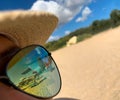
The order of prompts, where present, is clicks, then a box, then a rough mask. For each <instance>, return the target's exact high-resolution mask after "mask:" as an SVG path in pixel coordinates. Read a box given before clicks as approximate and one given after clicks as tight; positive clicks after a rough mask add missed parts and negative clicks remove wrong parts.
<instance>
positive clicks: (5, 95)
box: [0, 35, 52, 100]
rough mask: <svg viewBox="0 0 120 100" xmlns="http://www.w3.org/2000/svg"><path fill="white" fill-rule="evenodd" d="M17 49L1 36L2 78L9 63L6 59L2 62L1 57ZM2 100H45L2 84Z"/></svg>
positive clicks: (0, 96) (0, 89)
mask: <svg viewBox="0 0 120 100" xmlns="http://www.w3.org/2000/svg"><path fill="white" fill-rule="evenodd" d="M15 47H17V46H16V45H15V43H14V42H13V41H11V40H10V39H8V38H7V37H4V36H2V35H0V76H1V75H2V74H3V73H2V72H3V71H4V70H5V66H6V63H8V59H4V61H2V58H1V56H3V54H5V53H4V52H6V51H8V50H9V49H12V48H15ZM4 56H6V55H4ZM0 100H43V99H37V98H34V97H32V96H29V95H27V94H24V93H22V92H20V91H18V90H16V89H14V88H13V87H12V86H9V85H6V84H4V83H2V82H0ZM44 100H45V99H44ZM46 100H48V99H46ZM49 100H52V99H49Z"/></svg>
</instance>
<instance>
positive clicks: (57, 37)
mask: <svg viewBox="0 0 120 100" xmlns="http://www.w3.org/2000/svg"><path fill="white" fill-rule="evenodd" d="M58 39H60V37H59V36H50V37H49V39H48V40H47V42H50V41H55V40H58Z"/></svg>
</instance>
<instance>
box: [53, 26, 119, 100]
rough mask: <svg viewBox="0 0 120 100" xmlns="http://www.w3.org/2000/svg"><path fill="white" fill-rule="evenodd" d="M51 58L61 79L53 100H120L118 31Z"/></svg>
mask: <svg viewBox="0 0 120 100" xmlns="http://www.w3.org/2000/svg"><path fill="white" fill-rule="evenodd" d="M52 55H53V58H54V59H55V61H56V63H57V65H58V67H59V70H60V73H61V77H62V89H61V92H60V93H59V94H58V95H57V96H56V97H55V98H57V99H56V100H76V99H77V100H120V27H117V28H114V29H109V30H107V31H104V32H102V33H100V34H97V35H95V36H93V37H92V38H89V39H86V40H85V41H83V42H79V43H77V44H75V45H72V46H69V47H65V48H62V49H59V50H57V51H55V52H53V53H52ZM65 98H66V99H65Z"/></svg>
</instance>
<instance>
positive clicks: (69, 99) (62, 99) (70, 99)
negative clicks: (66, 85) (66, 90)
mask: <svg viewBox="0 0 120 100" xmlns="http://www.w3.org/2000/svg"><path fill="white" fill-rule="evenodd" d="M54 100H80V99H76V98H56V99H54Z"/></svg>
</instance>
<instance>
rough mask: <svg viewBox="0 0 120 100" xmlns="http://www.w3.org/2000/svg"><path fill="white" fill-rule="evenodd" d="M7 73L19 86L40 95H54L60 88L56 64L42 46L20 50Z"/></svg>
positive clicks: (30, 92)
mask: <svg viewBox="0 0 120 100" xmlns="http://www.w3.org/2000/svg"><path fill="white" fill-rule="evenodd" d="M24 51H25V52H24ZM16 59H18V60H16ZM7 74H8V76H9V78H10V80H11V81H12V83H13V84H15V85H16V86H17V87H18V88H20V89H21V90H23V91H25V92H27V93H29V94H32V95H35V96H38V97H45V98H47V97H51V96H54V95H56V94H57V93H58V91H59V89H60V83H61V82H60V76H59V73H58V70H57V68H56V65H55V63H54V61H53V60H52V58H51V57H50V56H49V55H48V52H47V51H46V50H45V49H43V48H42V47H32V49H31V48H26V49H23V50H22V51H20V52H19V53H18V54H17V55H16V56H15V57H14V58H13V59H12V60H11V61H10V63H9V65H8V67H7Z"/></svg>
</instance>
